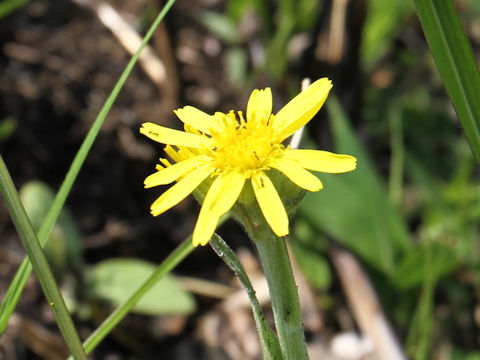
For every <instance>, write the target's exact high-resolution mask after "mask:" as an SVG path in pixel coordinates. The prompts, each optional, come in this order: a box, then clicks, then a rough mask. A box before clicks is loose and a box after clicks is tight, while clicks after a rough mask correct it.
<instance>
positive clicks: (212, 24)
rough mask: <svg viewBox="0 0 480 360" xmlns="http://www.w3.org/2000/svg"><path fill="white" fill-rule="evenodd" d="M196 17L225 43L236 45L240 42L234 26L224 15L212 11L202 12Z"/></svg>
mask: <svg viewBox="0 0 480 360" xmlns="http://www.w3.org/2000/svg"><path fill="white" fill-rule="evenodd" d="M196 17H197V19H198V21H200V22H201V23H202V25H203V26H205V27H206V28H207V29H208V30H209V31H210V32H211V33H212V34H214V35H216V36H218V37H219V38H220V39H221V40H223V41H225V42H226V43H229V44H236V43H238V42H239V41H240V39H239V36H238V34H239V32H238V28H237V26H236V24H235V23H234V22H233V21H232V20H230V19H229V18H228V17H226V16H225V15H222V14H219V13H216V12H213V11H202V12H200V13H199V14H197V16H196Z"/></svg>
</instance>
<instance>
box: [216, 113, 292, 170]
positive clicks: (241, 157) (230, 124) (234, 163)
mask: <svg viewBox="0 0 480 360" xmlns="http://www.w3.org/2000/svg"><path fill="white" fill-rule="evenodd" d="M217 114H218V115H216V116H221V119H218V121H219V123H220V124H222V130H221V131H218V132H217V131H212V138H213V139H214V140H215V144H216V148H214V149H212V150H211V153H210V155H211V156H212V158H213V165H214V167H215V168H216V169H217V170H218V171H225V170H227V171H228V170H235V171H240V172H242V173H243V174H244V176H246V177H247V178H249V177H251V175H252V174H253V173H255V172H257V171H259V170H268V169H269V161H270V160H271V159H272V158H276V157H278V156H280V154H281V153H282V152H283V149H284V146H283V145H282V144H278V143H275V133H274V128H273V126H272V122H273V119H274V116H273V115H270V117H267V116H266V115H265V114H260V113H258V112H253V114H252V116H251V117H252V118H251V119H248V121H245V119H244V118H243V114H242V112H241V111H239V112H238V119H237V117H236V116H235V113H234V112H233V111H230V112H229V113H228V114H220V113H217ZM262 115H263V116H262Z"/></svg>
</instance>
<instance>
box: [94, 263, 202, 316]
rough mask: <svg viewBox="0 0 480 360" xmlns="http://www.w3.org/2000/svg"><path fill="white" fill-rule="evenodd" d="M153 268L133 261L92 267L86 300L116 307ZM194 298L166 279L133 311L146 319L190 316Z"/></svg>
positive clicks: (175, 283) (170, 278)
mask: <svg viewBox="0 0 480 360" xmlns="http://www.w3.org/2000/svg"><path fill="white" fill-rule="evenodd" d="M155 268H156V267H155V265H153V264H151V263H149V262H147V261H143V260H140V259H134V258H114V259H109V260H105V261H102V262H100V263H98V264H96V265H93V266H92V267H91V268H90V269H88V271H87V285H86V293H87V294H88V296H89V297H91V298H95V299H99V300H103V301H107V302H108V303H110V304H111V305H114V306H119V305H120V304H122V303H123V302H125V301H126V300H127V299H128V298H129V297H130V295H132V294H133V293H134V292H135V291H136V290H137V289H138V288H139V287H140V285H142V284H143V283H144V282H145V280H147V279H148V278H149V276H150V275H152V274H153V273H154V271H155ZM195 307H196V305H195V300H194V298H193V296H192V295H191V294H190V293H188V292H186V291H185V290H183V289H182V287H181V286H180V284H179V283H178V282H177V280H176V279H175V277H173V276H170V275H165V276H164V277H163V278H162V279H160V280H159V281H158V282H157V283H156V284H155V285H154V286H153V287H152V288H151V290H150V291H149V292H148V293H147V294H145V295H144V296H143V297H142V298H141V299H140V301H139V302H138V303H137V304H136V305H135V306H134V307H133V309H132V310H131V311H132V312H137V313H140V314H146V315H159V314H173V313H175V314H190V313H192V312H193V311H194V310H195Z"/></svg>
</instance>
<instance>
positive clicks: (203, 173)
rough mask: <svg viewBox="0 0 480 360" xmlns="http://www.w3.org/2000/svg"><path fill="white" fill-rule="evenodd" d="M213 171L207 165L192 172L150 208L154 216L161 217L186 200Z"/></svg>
mask: <svg viewBox="0 0 480 360" xmlns="http://www.w3.org/2000/svg"><path fill="white" fill-rule="evenodd" d="M212 171H213V169H212V168H211V167H209V166H207V165H205V166H201V167H198V168H196V169H195V170H193V171H192V172H190V173H189V174H188V175H187V176H185V177H184V178H183V179H182V180H180V181H179V182H178V183H176V184H175V185H173V186H172V187H171V188H170V189H168V190H167V191H165V192H164V193H163V194H162V195H160V197H159V198H158V199H157V200H155V202H154V203H153V204H152V206H151V207H150V210H151V213H152V215H153V216H157V215H160V214H161V213H163V212H165V211H167V210H168V209H170V208H171V207H173V206H175V205H177V204H178V203H179V202H180V201H182V200H183V199H185V198H186V197H187V196H188V194H190V193H191V192H192V191H193V190H195V188H196V187H197V186H198V185H200V184H201V182H202V181H203V180H205V179H206V178H207V177H208V176H209V175H210V174H211V173H212Z"/></svg>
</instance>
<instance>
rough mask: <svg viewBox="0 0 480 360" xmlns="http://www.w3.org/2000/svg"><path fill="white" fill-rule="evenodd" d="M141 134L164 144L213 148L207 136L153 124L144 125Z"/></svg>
mask: <svg viewBox="0 0 480 360" xmlns="http://www.w3.org/2000/svg"><path fill="white" fill-rule="evenodd" d="M140 133H142V134H143V135H145V136H147V137H149V138H150V139H152V140H155V141H157V142H159V143H162V144H168V145H175V146H188V147H193V148H201V147H208V146H211V144H212V141H211V140H210V139H209V138H207V137H206V136H201V135H196V134H189V133H186V132H184V131H179V130H174V129H170V128H166V127H163V126H160V125H157V124H153V123H143V124H142V127H141V128H140Z"/></svg>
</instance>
